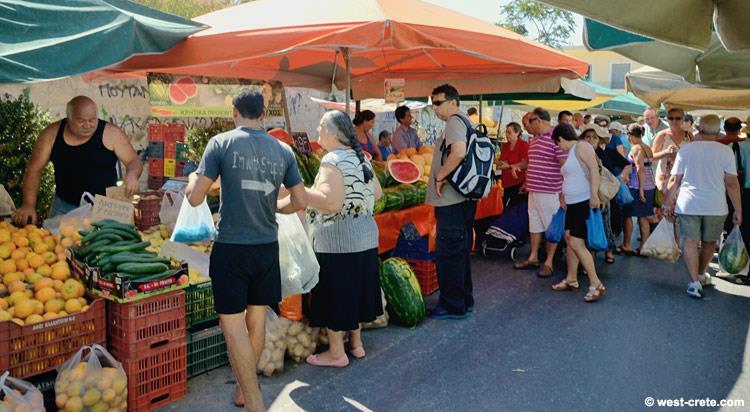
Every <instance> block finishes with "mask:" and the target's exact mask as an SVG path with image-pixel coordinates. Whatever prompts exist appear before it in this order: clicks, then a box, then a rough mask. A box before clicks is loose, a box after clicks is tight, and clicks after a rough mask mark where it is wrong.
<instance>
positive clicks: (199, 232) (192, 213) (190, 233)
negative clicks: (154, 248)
mask: <svg viewBox="0 0 750 412" xmlns="http://www.w3.org/2000/svg"><path fill="white" fill-rule="evenodd" d="M215 235H216V228H215V227H214V220H213V217H212V216H211V209H209V208H208V203H206V200H205V199H204V200H203V203H201V204H200V205H198V206H197V207H192V206H190V202H182V205H181V206H180V214H179V216H177V222H176V223H175V226H174V231H173V232H172V238H171V239H169V240H171V241H173V242H183V243H190V242H200V241H202V240H206V239H209V240H210V239H213V238H214V236H215Z"/></svg>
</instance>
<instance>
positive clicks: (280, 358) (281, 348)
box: [256, 308, 289, 376]
mask: <svg viewBox="0 0 750 412" xmlns="http://www.w3.org/2000/svg"><path fill="white" fill-rule="evenodd" d="M288 325H289V323H288V322H284V321H283V319H280V318H279V317H278V316H276V313H274V311H272V310H271V308H266V327H265V329H266V339H265V344H264V345H263V351H262V352H261V353H260V359H258V366H257V368H256V369H257V372H258V373H262V374H263V375H265V376H271V375H273V374H274V373H276V372H281V371H283V370H284V353H285V352H286V328H287V327H288Z"/></svg>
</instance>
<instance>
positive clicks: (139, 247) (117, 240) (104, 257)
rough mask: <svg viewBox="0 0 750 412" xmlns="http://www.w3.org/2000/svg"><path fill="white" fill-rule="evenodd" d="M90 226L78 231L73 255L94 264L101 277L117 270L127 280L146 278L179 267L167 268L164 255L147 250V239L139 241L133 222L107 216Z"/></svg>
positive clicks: (147, 279) (82, 261)
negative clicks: (79, 235) (121, 221)
mask: <svg viewBox="0 0 750 412" xmlns="http://www.w3.org/2000/svg"><path fill="white" fill-rule="evenodd" d="M91 226H92V227H93V228H92V230H91V231H81V232H79V233H80V234H81V236H82V238H81V247H80V248H78V250H77V251H76V259H77V260H78V261H79V263H86V264H87V265H89V266H96V267H98V268H99V270H100V271H101V273H102V275H103V276H104V278H105V279H111V278H112V274H114V273H117V274H119V275H121V276H124V277H127V278H128V279H129V280H131V281H137V282H150V281H154V280H159V279H162V278H165V277H168V276H172V275H174V274H175V272H176V271H177V270H179V269H172V268H170V260H169V259H168V258H165V257H160V256H158V255H157V254H156V253H154V252H149V251H147V250H146V248H147V247H148V246H149V245H150V243H149V242H144V241H142V239H141V236H140V234H138V232H137V231H136V230H135V226H133V225H129V224H125V223H120V222H117V221H114V220H108V219H105V220H100V221H98V222H95V223H92V224H91Z"/></svg>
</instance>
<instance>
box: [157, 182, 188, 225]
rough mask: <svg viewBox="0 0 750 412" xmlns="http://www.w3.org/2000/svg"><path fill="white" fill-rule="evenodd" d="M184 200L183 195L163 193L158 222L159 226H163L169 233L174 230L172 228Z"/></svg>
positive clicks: (169, 192)
mask: <svg viewBox="0 0 750 412" xmlns="http://www.w3.org/2000/svg"><path fill="white" fill-rule="evenodd" d="M184 198H185V194H184V193H181V192H173V191H171V190H168V191H166V192H164V197H162V199H161V207H160V208H159V221H160V222H161V224H163V225H165V226H166V227H167V229H169V231H170V232H171V231H173V230H174V226H175V224H176V223H177V216H179V215H180V208H181V207H182V201H183V199H184Z"/></svg>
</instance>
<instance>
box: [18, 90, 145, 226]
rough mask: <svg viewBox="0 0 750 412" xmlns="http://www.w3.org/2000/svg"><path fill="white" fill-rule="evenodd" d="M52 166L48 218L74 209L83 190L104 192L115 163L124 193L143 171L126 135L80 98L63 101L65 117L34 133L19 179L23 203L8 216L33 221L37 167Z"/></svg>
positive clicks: (111, 179) (130, 190)
mask: <svg viewBox="0 0 750 412" xmlns="http://www.w3.org/2000/svg"><path fill="white" fill-rule="evenodd" d="M50 161H52V163H53V164H54V166H55V184H56V190H55V200H54V202H53V205H52V209H51V211H50V217H51V216H54V215H57V214H64V213H67V212H69V211H70V210H72V209H74V208H76V207H78V204H79V202H80V198H81V195H82V194H83V192H90V193H92V194H101V195H104V194H105V189H106V188H107V187H109V186H114V185H115V184H116V183H117V171H116V165H117V161H120V162H122V163H123V164H124V165H125V176H124V178H123V183H124V186H125V188H126V190H127V192H128V194H133V193H135V192H137V191H138V179H139V178H140V176H141V172H142V171H143V165H142V164H141V161H140V159H139V158H138V155H137V154H136V152H135V150H134V149H133V146H132V145H131V144H130V140H129V139H128V136H127V135H126V134H125V132H123V131H122V130H121V129H120V128H119V127H117V126H115V125H113V124H110V123H107V122H105V121H104V120H99V118H98V116H97V108H96V103H94V101H93V100H91V99H89V98H88V97H85V96H77V97H74V98H73V99H72V100H71V101H70V102H68V107H67V117H66V118H65V119H62V120H59V121H57V122H55V123H52V124H51V125H49V126H47V127H46V128H45V129H44V130H43V131H42V133H41V134H40V135H39V138H38V139H37V141H36V143H35V144H34V150H33V151H32V153H31V159H30V160H29V163H28V165H27V166H26V174H25V175H24V178H23V206H21V207H20V208H19V209H18V210H17V211H16V213H15V215H14V216H13V221H14V222H15V223H16V224H19V225H26V224H28V223H32V224H36V223H37V212H36V200H37V194H38V191H39V182H40V180H41V177H42V171H43V170H44V167H45V166H47V163H48V162H50Z"/></svg>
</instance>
